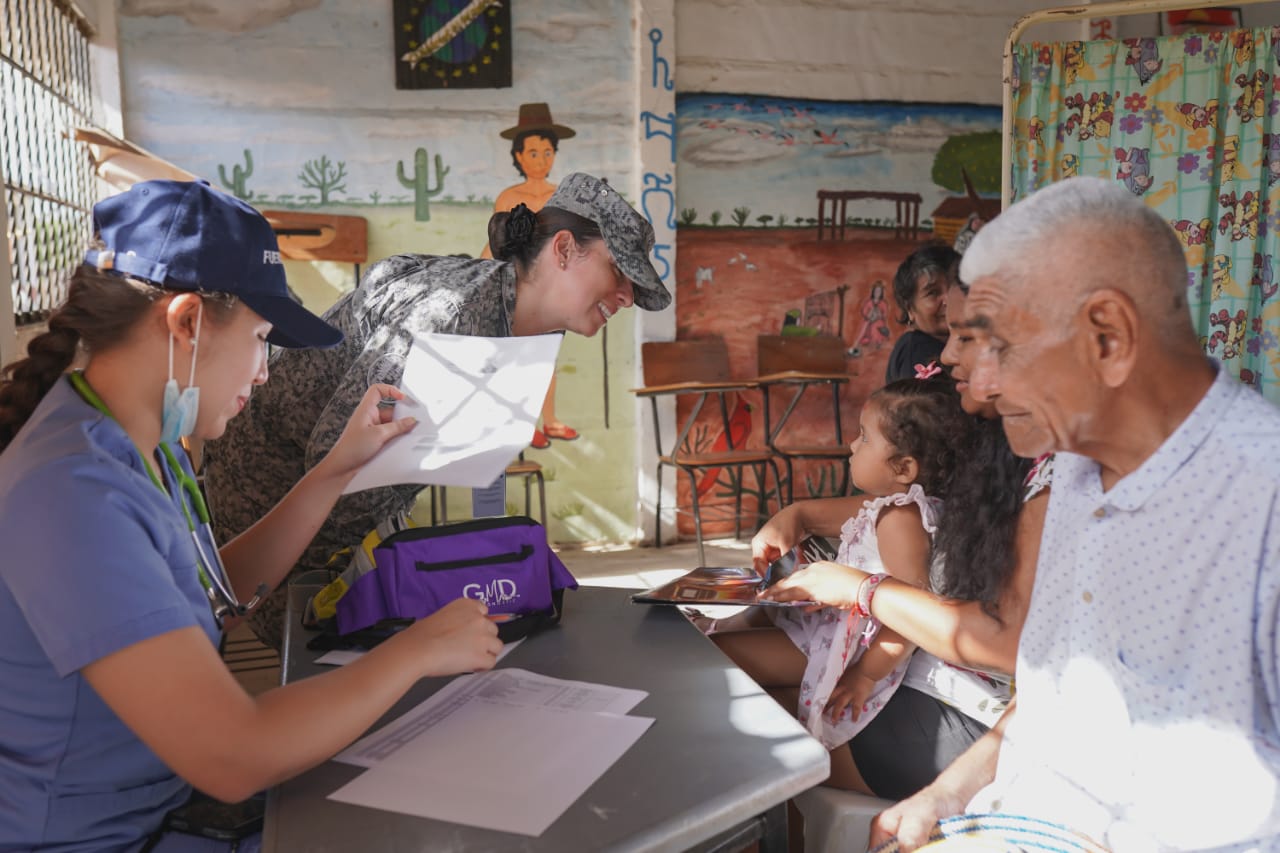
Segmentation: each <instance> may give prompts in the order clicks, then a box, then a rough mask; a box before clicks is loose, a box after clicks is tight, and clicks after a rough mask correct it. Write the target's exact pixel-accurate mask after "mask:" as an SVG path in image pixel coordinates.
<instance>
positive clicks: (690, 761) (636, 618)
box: [263, 586, 828, 853]
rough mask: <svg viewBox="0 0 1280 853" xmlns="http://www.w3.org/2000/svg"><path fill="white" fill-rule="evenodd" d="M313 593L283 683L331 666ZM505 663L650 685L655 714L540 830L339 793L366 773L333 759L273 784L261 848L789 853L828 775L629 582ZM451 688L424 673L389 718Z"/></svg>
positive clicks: (822, 762) (811, 751) (289, 630)
mask: <svg viewBox="0 0 1280 853" xmlns="http://www.w3.org/2000/svg"><path fill="white" fill-rule="evenodd" d="M315 589H316V588H315V587H305V586H304V587H295V588H294V589H293V590H292V591H291V593H290V601H289V616H288V617H287V618H288V623H287V627H286V634H285V644H286V645H285V661H284V673H283V678H284V680H285V681H293V680H296V679H299V678H305V677H307V676H309V675H314V674H315V673H317V672H319V671H320V670H321V669H322V667H320V666H317V665H316V664H315V663H314V660H315V658H316V656H317V655H318V653H316V652H311V651H308V650H307V648H306V642H307V639H308V636H307V634H306V632H305V631H302V630H300V629H297V628H296V625H297V620H296V618H294V614H296V613H297V612H298V608H300V607H301V606H302V605H303V604H304V603H305V601H306V599H307V597H308V596H309V595H310V594H312V593H314V591H315ZM500 665H501V666H513V667H519V668H522V669H527V670H532V671H534V672H539V673H542V674H544V675H549V676H554V677H557V678H567V679H576V680H581V681H594V682H599V683H603V684H610V685H614V686H618V687H629V688H635V689H640V690H645V691H647V692H648V694H649V696H648V698H646V699H645V700H643V701H642V702H641V703H640V704H639V705H637V706H636V707H635V709H634V710H633V711H632V712H631V713H633V714H636V715H640V716H647V717H653V718H654V719H655V722H654V724H653V725H652V726H651V727H650V728H649V730H648V731H647V732H645V734H644V735H643V736H642V737H641V738H640V740H639V741H637V742H636V744H635V745H634V746H633V747H632V748H631V749H630V750H628V751H627V752H626V753H625V754H624V755H623V756H622V757H621V758H620V759H619V760H618V761H617V762H616V763H615V764H614V765H613V766H612V767H611V768H609V770H608V771H606V772H605V774H604V775H603V776H601V777H600V779H598V780H597V781H596V783H595V784H594V785H592V786H591V788H589V789H588V791H587V793H586V794H585V795H584V796H583V797H581V798H580V799H579V800H578V801H577V802H576V803H574V804H573V805H572V806H570V807H569V809H568V811H566V812H565V813H564V814H563V815H561V817H560V818H559V819H558V820H557V821H556V822H555V823H553V824H552V825H551V827H550V828H549V829H548V830H547V831H546V832H544V833H543V834H542V835H541V836H538V837H537V838H528V837H526V836H523V835H513V834H509V833H504V832H498V831H494V830H487V829H477V828H474V827H469V826H462V825H460V824H455V823H448V822H444V821H436V820H428V819H424V818H418V817H413V816H410V815H403V814H395V813H392V812H384V811H377V810H373V809H366V808H360V807H357V806H352V805H348V804H345V803H338V802H334V801H332V800H329V799H326V797H327V796H328V795H329V794H330V793H332V792H333V791H335V790H337V789H338V788H339V787H341V786H342V785H344V784H346V783H347V782H348V781H350V780H351V779H353V778H354V777H355V776H356V775H357V774H359V773H361V772H363V770H362V769H361V768H358V767H353V766H350V765H346V764H339V763H337V762H333V761H329V762H326V763H325V764H322V765H320V766H319V767H316V768H314V769H313V770H311V771H309V772H307V773H304V774H303V775H301V776H299V777H298V778H296V779H293V780H291V781H289V782H287V783H285V784H283V785H281V786H279V787H278V788H275V789H273V790H272V791H271V792H270V795H269V798H268V805H267V820H266V826H265V831H264V835H263V849H264V850H266V851H294V850H308V851H323V850H335V851H336V850H410V849H413V850H417V849H431V848H434V847H436V846H437V845H439V846H446V844H447V847H448V849H450V850H453V851H472V850H474V851H482V850H483V851H491V850H507V849H511V850H517V849H518V850H524V851H538V850H547V851H563V850H627V851H643V850H704V851H707V850H719V849H724V850H736V849H741V847H742V846H744V845H745V844H748V843H750V842H751V841H752V840H757V839H758V840H759V842H760V850H761V851H779V853H781V851H785V850H786V834H787V833H786V801H787V800H788V799H789V798H791V797H793V796H795V795H796V794H798V793H800V792H801V791H803V790H806V789H808V788H811V787H812V786H814V785H816V784H817V783H819V782H820V781H821V780H822V779H824V778H825V777H826V775H827V772H828V758H827V753H826V751H825V750H824V749H823V748H822V746H821V745H820V744H819V743H818V742H817V741H816V740H814V739H813V738H811V737H809V736H808V735H807V734H806V733H805V732H804V730H803V729H802V728H801V727H800V724H799V723H797V722H796V721H795V719H793V718H792V717H791V716H790V715H789V714H787V713H786V712H785V711H784V710H783V709H782V708H781V706H779V705H778V704H777V703H775V702H774V701H773V700H772V699H770V698H769V696H768V695H767V694H766V693H764V691H763V690H761V689H760V688H759V687H758V686H756V685H755V684H754V683H753V682H752V681H751V680H750V679H748V678H747V677H746V675H744V674H743V673H742V671H741V670H739V669H738V668H737V667H735V666H733V664H731V663H730V662H729V661H728V659H727V658H726V657H725V656H724V655H723V654H721V653H720V651H719V650H718V649H717V648H716V647H715V646H714V645H712V643H711V642H710V641H709V640H708V639H707V638H706V637H704V636H703V635H702V634H701V633H700V632H699V631H698V630H697V629H696V628H694V627H693V626H692V625H690V624H689V623H688V621H687V620H686V619H685V618H684V617H683V616H681V615H680V613H679V612H678V611H677V610H676V609H675V608H670V607H657V606H648V605H640V604H632V603H631V602H630V591H629V590H621V589H607V588H598V587H597V588H582V589H579V590H578V591H576V592H573V593H570V594H569V595H567V596H566V600H565V616H564V621H563V623H562V624H561V625H560V626H559V627H558V628H555V629H552V630H548V631H544V632H542V633H540V634H536V635H534V636H533V637H530V638H529V639H527V640H526V641H525V642H524V643H522V644H521V645H520V646H518V647H517V648H516V649H515V650H514V651H512V652H511V654H509V655H507V656H506V657H505V658H503V660H502V662H501V664H500ZM447 683H448V679H424V680H423V681H420V682H419V683H418V684H417V685H416V686H415V687H414V688H413V689H411V690H410V691H409V693H408V694H407V695H406V696H405V697H404V698H403V699H402V700H401V701H400V702H399V703H398V704H397V705H396V706H395V707H394V708H393V709H392V710H391V711H390V712H389V713H388V714H387V715H386V717H384V720H383V721H386V720H390V719H392V718H394V717H396V716H399V715H400V714H403V713H404V712H405V711H407V710H409V709H410V708H412V707H413V706H415V705H417V704H418V703H420V702H422V701H423V700H424V699H425V698H427V697H428V696H430V695H431V694H432V693H434V692H435V691H436V690H438V689H439V688H441V687H442V686H444V685H445V684H447ZM572 748H573V745H572V744H565V749H566V750H571V749H572ZM510 772H518V770H512V771H510Z"/></svg>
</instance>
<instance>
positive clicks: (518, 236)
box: [503, 204, 538, 254]
mask: <svg viewBox="0 0 1280 853" xmlns="http://www.w3.org/2000/svg"><path fill="white" fill-rule="evenodd" d="M537 227H538V217H537V216H536V215H535V214H534V212H533V211H532V210H530V209H529V207H528V205H525V204H517V205H516V206H515V207H513V208H511V212H510V213H509V214H508V216H507V222H506V227H505V229H504V234H503V236H504V237H506V240H504V241H503V242H504V243H505V244H506V245H507V246H509V247H510V248H511V249H513V250H515V251H516V253H517V254H518V253H519V249H521V248H522V247H524V246H527V245H529V244H530V243H531V242H533V232H534V230H535V229H536V228H537Z"/></svg>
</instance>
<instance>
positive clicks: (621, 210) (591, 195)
mask: <svg viewBox="0 0 1280 853" xmlns="http://www.w3.org/2000/svg"><path fill="white" fill-rule="evenodd" d="M544 207H558V208H560V209H561V210H567V211H569V212H570V213H576V214H578V215H579V216H583V217H586V218H587V219H590V220H591V221H592V222H594V223H595V224H596V225H598V226H600V233H601V234H602V235H603V236H604V243H605V245H606V246H607V247H608V248H609V254H610V255H612V256H613V262H614V263H616V264H617V265H618V269H620V270H622V274H623V275H625V276H626V277H627V278H629V279H631V284H632V285H633V288H632V289H633V292H634V294H635V301H636V307H638V308H643V309H644V310H646V311H661V310H662V309H663V308H666V307H667V306H668V305H670V304H671V294H670V293H669V292H668V291H667V288H666V287H665V286H664V285H663V283H662V279H661V278H659V276H658V272H657V270H655V269H654V268H653V264H652V263H651V262H650V261H649V252H650V251H651V250H652V249H653V226H652V225H650V224H649V222H648V220H646V219H645V218H644V217H643V216H641V215H640V214H639V213H638V212H636V209H635V208H633V207H632V206H631V205H629V204H627V202H626V200H625V199H624V198H623V197H622V196H620V195H619V194H618V191H617V190H615V189H614V188H613V187H611V186H609V185H608V184H607V183H606V182H604V181H602V180H600V179H599V178H593V177H592V176H591V175H587V174H584V173H582V172H574V173H573V174H572V175H569V176H568V177H566V178H565V179H564V180H562V181H561V182H560V186H559V187H557V188H556V191H555V194H554V195H552V196H551V198H549V199H547V203H546V204H545V205H544Z"/></svg>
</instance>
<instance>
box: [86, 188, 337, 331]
mask: <svg viewBox="0 0 1280 853" xmlns="http://www.w3.org/2000/svg"><path fill="white" fill-rule="evenodd" d="M93 228H94V231H95V233H96V234H97V236H98V239H99V240H100V241H101V242H102V244H103V245H102V246H101V247H94V248H92V249H90V250H89V251H88V252H86V253H85V257H84V260H85V263H87V264H92V265H93V266H95V267H97V268H98V269H101V270H111V271H114V272H118V273H124V274H125V275H129V276H132V277H134V278H139V279H142V280H144V281H148V282H151V283H152V284H155V285H158V286H160V287H163V288H165V289H167V290H194V291H200V292H203V293H230V294H232V295H234V296H236V297H237V298H238V299H240V300H241V301H243V302H244V304H245V305H248V306H249V307H250V308H252V309H253V310H254V311H255V312H256V313H257V314H258V315H259V316H260V317H262V319H264V320H266V321H267V322H269V323H270V324H271V326H272V329H271V333H270V334H269V335H267V340H268V341H269V342H270V343H272V344H275V345H276V346H282V347H332V346H336V345H337V344H339V343H341V342H342V332H340V331H338V330H337V329H335V328H334V327H333V326H330V325H329V324H328V323H326V322H325V321H324V320H321V319H320V318H319V317H317V316H316V315H315V314H312V313H311V312H310V311H308V310H307V309H306V308H303V307H302V305H301V303H299V302H298V301H297V300H295V299H294V298H293V296H292V295H290V293H289V288H288V285H287V284H286V282H285V275H284V264H283V263H281V261H280V246H279V244H278V243H277V242H276V234H275V231H273V230H272V229H271V224H270V223H268V222H267V220H266V219H264V218H263V216H262V214H261V213H259V212H258V211H256V210H254V209H253V208H252V207H250V206H249V205H247V204H245V203H244V202H243V201H241V200H240V199H238V198H236V197H235V196H233V195H229V194H227V193H224V192H221V191H219V190H215V189H214V188H213V187H211V186H209V184H208V183H207V182H206V181H144V182H142V183H138V184H134V185H133V186H132V187H130V188H129V189H128V190H126V191H124V192H122V193H120V194H119V195H114V196H111V197H110V198H108V199H104V200H103V201H100V202H98V204H96V205H94V208H93Z"/></svg>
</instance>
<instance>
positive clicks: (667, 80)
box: [649, 27, 675, 92]
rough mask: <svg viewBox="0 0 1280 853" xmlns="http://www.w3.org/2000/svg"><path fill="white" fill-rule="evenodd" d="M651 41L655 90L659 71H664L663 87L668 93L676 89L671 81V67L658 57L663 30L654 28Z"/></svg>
mask: <svg viewBox="0 0 1280 853" xmlns="http://www.w3.org/2000/svg"><path fill="white" fill-rule="evenodd" d="M649 41H650V42H652V43H653V51H652V52H653V88H655V89H657V88H658V69H659V68H661V69H662V85H663V88H665V89H666V90H667V91H668V92H670V91H671V90H672V89H674V88H675V83H673V82H672V81H671V66H670V65H669V64H667V61H666V60H665V59H663V58H662V57H661V56H658V43H659V42H661V41H662V30H660V29H658V28H657V27H654V28H653V29H651V30H649Z"/></svg>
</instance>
